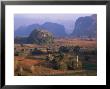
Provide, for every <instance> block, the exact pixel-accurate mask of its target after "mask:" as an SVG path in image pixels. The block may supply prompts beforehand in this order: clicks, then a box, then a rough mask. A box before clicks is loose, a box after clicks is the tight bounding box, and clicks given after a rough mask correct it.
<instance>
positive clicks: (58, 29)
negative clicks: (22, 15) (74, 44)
mask: <svg viewBox="0 0 110 89" xmlns="http://www.w3.org/2000/svg"><path fill="white" fill-rule="evenodd" d="M35 29H46V30H47V31H49V32H51V33H52V34H53V35H54V36H55V37H63V36H66V35H67V34H66V32H65V27H64V26H63V25H61V24H57V23H52V22H46V23H44V24H42V25H39V24H32V25H29V26H22V27H19V28H18V29H17V30H15V32H14V35H15V37H16V36H26V37H27V36H29V35H30V33H31V32H32V31H33V30H35Z"/></svg>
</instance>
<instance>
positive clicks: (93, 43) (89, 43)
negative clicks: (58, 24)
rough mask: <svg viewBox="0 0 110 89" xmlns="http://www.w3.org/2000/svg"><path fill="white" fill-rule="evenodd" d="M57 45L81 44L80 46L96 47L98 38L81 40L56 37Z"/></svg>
mask: <svg viewBox="0 0 110 89" xmlns="http://www.w3.org/2000/svg"><path fill="white" fill-rule="evenodd" d="M55 45H64V46H65V45H69V46H76V45H78V46H80V47H88V48H91V47H96V46H97V42H96V40H88V39H87V40H81V39H56V40H55Z"/></svg>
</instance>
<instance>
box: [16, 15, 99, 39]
mask: <svg viewBox="0 0 110 89" xmlns="http://www.w3.org/2000/svg"><path fill="white" fill-rule="evenodd" d="M35 29H45V30H47V31H48V32H51V33H52V34H53V36H54V37H65V36H68V37H69V36H70V37H76V38H82V37H86V38H88V37H89V38H91V37H92V38H96V36H97V15H95V14H94V15H92V16H85V17H79V18H78V19H77V20H76V22H75V28H74V29H73V32H72V33H71V34H70V35H68V34H67V33H66V31H65V27H64V26H63V25H61V24H58V23H52V22H46V23H44V24H42V25H39V24H31V25H28V26H21V27H19V28H18V29H16V30H15V32H14V36H15V37H16V36H18V37H28V36H29V35H30V33H31V32H32V31H33V30H35Z"/></svg>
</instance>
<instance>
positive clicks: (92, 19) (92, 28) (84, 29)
mask: <svg viewBox="0 0 110 89" xmlns="http://www.w3.org/2000/svg"><path fill="white" fill-rule="evenodd" d="M96 35H97V15H95V14H94V15H92V16H86V17H80V18H78V19H77V20H76V22H75V28H74V31H73V33H72V34H71V36H73V37H80V38H82V37H87V38H91V37H92V38H96Z"/></svg>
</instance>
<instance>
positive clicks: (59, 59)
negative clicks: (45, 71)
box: [46, 51, 82, 70]
mask: <svg viewBox="0 0 110 89" xmlns="http://www.w3.org/2000/svg"><path fill="white" fill-rule="evenodd" d="M46 59H47V62H48V64H51V66H49V67H51V68H53V69H60V70H75V69H81V68H82V63H81V61H80V60H79V61H78V65H79V66H78V67H77V57H76V56H73V55H70V54H66V53H63V52H61V51H60V52H59V53H57V54H53V55H51V56H47V58H46Z"/></svg>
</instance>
